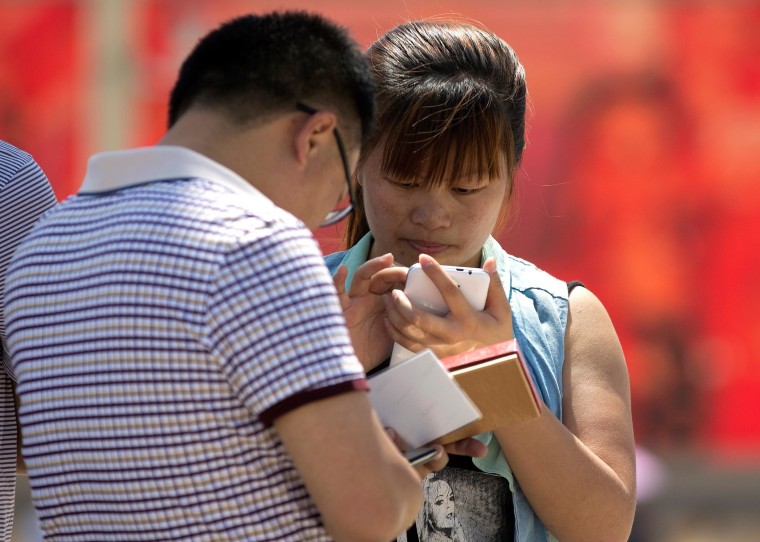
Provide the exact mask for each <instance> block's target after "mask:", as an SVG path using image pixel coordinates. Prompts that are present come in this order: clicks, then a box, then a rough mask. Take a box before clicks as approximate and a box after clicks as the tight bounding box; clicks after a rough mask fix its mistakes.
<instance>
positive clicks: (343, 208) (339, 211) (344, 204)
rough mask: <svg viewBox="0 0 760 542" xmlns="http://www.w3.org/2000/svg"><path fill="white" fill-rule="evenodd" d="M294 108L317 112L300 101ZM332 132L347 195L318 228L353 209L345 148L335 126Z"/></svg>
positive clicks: (340, 217)
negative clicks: (344, 177) (344, 176)
mask: <svg viewBox="0 0 760 542" xmlns="http://www.w3.org/2000/svg"><path fill="white" fill-rule="evenodd" d="M296 109H298V110H299V111H303V112H304V113H308V114H309V115H314V114H315V113H318V111H317V110H316V109H314V108H313V107H309V106H308V105H306V104H302V103H301V102H298V103H296ZM333 134H334V135H335V142H336V143H337V144H338V152H339V153H340V159H341V161H342V162H343V170H344V172H345V174H346V186H347V188H348V195H347V197H345V198H343V199H342V200H341V201H340V202H339V203H338V205H337V206H336V207H335V209H333V210H332V211H330V212H329V213H327V216H326V217H325V219H324V220H323V221H322V222H321V223H320V225H319V227H320V228H323V227H325V226H331V225H332V224H335V223H337V222H340V221H341V220H343V219H344V218H346V217H347V216H348V215H349V214H350V213H351V211H353V210H354V191H353V190H352V188H351V169H350V168H349V167H348V158H347V157H346V148H345V147H344V146H343V139H341V137H340V134H339V133H338V129H337V128H334V129H333ZM346 200H347V201H346Z"/></svg>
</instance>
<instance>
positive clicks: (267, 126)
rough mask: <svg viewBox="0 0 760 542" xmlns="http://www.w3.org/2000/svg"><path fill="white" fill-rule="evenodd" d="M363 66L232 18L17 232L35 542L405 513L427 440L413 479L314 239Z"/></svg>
mask: <svg viewBox="0 0 760 542" xmlns="http://www.w3.org/2000/svg"><path fill="white" fill-rule="evenodd" d="M370 80H371V79H370V76H369V73H368V71H367V67H366V65H365V63H364V60H363V58H362V55H361V53H360V52H359V50H358V48H357V47H356V45H355V43H354V42H353V41H351V40H350V38H349V37H348V36H347V34H346V33H345V32H344V31H343V30H342V29H339V28H337V27H335V26H334V25H333V24H331V23H329V22H327V21H325V20H324V19H322V18H320V17H318V16H314V15H308V14H304V13H274V14H269V15H263V16H244V17H240V18H238V19H235V20H232V21H230V22H228V23H226V24H224V25H222V26H221V27H219V28H218V29H216V30H215V31H213V32H211V33H210V34H208V35H207V36H205V37H204V38H203V39H202V40H201V41H200V42H199V43H198V44H197V46H196V47H195V49H194V50H193V52H192V53H191V54H190V56H189V57H188V58H187V59H186V61H185V62H184V64H183V66H182V68H181V70H180V74H179V77H178V80H177V82H176V84H175V87H174V89H173V91H172V94H171V97H170V106H169V121H170V122H169V124H170V126H169V129H168V131H167V132H166V134H165V136H164V137H163V138H162V140H161V141H160V142H159V144H158V145H157V146H155V147H149V148H142V149H133V150H126V151H118V152H107V153H102V154H99V155H95V156H94V157H93V158H91V160H90V163H89V166H88V171H87V174H86V177H85V179H84V182H83V185H82V188H81V191H80V193H79V194H78V195H77V196H75V197H72V198H69V199H68V200H67V201H66V202H64V203H62V204H61V205H59V207H58V208H57V209H56V210H55V211H53V212H51V213H50V214H49V215H48V216H47V217H46V218H45V219H44V220H42V221H41V222H40V224H39V225H38V227H37V228H35V230H34V232H33V233H32V234H31V235H30V236H29V237H28V238H27V239H26V240H25V242H24V243H23V245H22V247H21V248H20V249H19V251H18V252H17V253H16V256H15V257H14V260H13V263H12V265H11V269H10V270H9V277H8V286H7V311H8V313H7V314H8V321H7V325H8V338H9V340H8V344H9V347H10V354H11V359H12V360H13V364H14V367H15V369H16V371H17V375H18V388H17V390H18V394H19V399H20V421H21V427H22V433H23V437H24V450H23V451H24V458H25V462H26V465H27V469H28V472H29V477H30V485H31V488H32V497H33V501H34V504H35V508H36V510H37V514H38V517H39V520H40V523H41V527H42V530H43V531H44V533H45V536H46V540H51V541H52V540H55V541H59V540H61V541H64V540H77V541H86V540H93V541H95V540H97V541H102V540H120V541H121V540H185V539H187V540H190V539H192V540H213V541H219V540H330V539H335V540H351V541H359V540H381V541H386V540H391V539H393V538H394V537H395V536H396V535H397V534H399V533H400V532H402V531H403V530H404V529H405V528H406V527H407V526H408V525H409V524H411V522H412V521H413V519H414V516H415V515H416V512H417V509H418V507H419V506H420V504H421V489H420V475H423V474H425V473H427V472H429V471H430V470H433V469H436V468H441V467H442V466H443V464H445V462H446V454H445V452H443V451H442V450H441V452H440V453H439V456H438V459H437V460H436V461H434V462H433V463H432V464H430V465H429V467H427V468H423V469H420V470H419V474H418V472H415V470H414V469H413V468H411V467H410V466H409V464H408V462H407V461H406V460H405V459H404V458H403V456H402V455H401V454H400V453H399V452H398V449H397V448H396V447H395V445H394V444H393V442H392V441H391V440H390V439H389V438H388V436H387V434H386V433H385V431H384V430H383V428H382V427H381V426H380V424H379V422H378V420H377V418H376V416H375V415H374V413H373V411H372V409H371V407H370V405H369V402H368V399H367V396H366V393H364V390H366V388H367V383H366V380H365V376H364V373H363V370H362V366H361V364H360V363H359V362H358V361H357V358H356V356H355V355H354V351H353V348H352V345H351V340H350V338H349V335H348V332H347V331H346V328H345V324H344V318H343V314H342V311H341V306H340V304H339V302H338V298H337V296H336V295H335V287H334V286H333V284H332V281H331V278H330V276H329V274H328V272H327V270H326V268H325V267H324V265H323V263H322V258H321V254H320V252H319V249H318V246H317V244H316V242H315V240H314V239H313V237H312V235H311V232H310V231H309V230H310V229H311V230H313V229H315V228H317V227H318V226H319V225H320V223H323V221H324V219H325V216H326V215H327V216H328V219H329V220H328V221H329V222H332V221H334V220H336V219H337V218H339V217H340V216H343V215H345V214H346V209H345V208H344V209H337V210H335V209H334V208H335V204H336V203H335V202H336V201H342V200H343V196H344V195H345V194H346V193H347V190H348V189H349V187H347V183H349V184H350V178H349V177H348V173H349V171H350V170H352V169H353V167H354V166H355V165H356V161H357V160H358V155H359V151H360V144H361V141H362V139H363V138H364V137H365V136H366V135H367V132H368V130H369V125H370V123H371V119H372V114H373V107H374V102H373V89H372V85H371V83H370ZM344 144H345V149H344ZM344 150H345V152H344ZM330 211H335V212H330Z"/></svg>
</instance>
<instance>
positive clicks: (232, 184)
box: [79, 145, 268, 199]
mask: <svg viewBox="0 0 760 542" xmlns="http://www.w3.org/2000/svg"><path fill="white" fill-rule="evenodd" d="M194 178H200V179H207V180H210V181H212V182H214V183H216V184H219V185H223V186H225V187H227V188H228V189H230V190H232V191H233V192H238V193H241V194H248V195H256V196H258V197H262V198H266V196H264V195H263V194H262V193H261V192H259V191H258V190H257V189H256V188H254V187H253V186H252V185H251V184H250V183H249V182H247V181H246V180H245V179H243V178H242V177H241V176H240V175H238V174H237V173H235V172H234V171H232V170H231V169H229V168H227V167H225V166H223V165H221V164H220V163H218V162H215V161H214V160H212V159H210V158H208V157H207V156H204V155H202V154H200V153H198V152H195V151H193V150H190V149H188V148H185V147H179V146H174V145H155V146H153V147H142V148H138V149H128V150H121V151H107V152H101V153H98V154H95V155H94V156H92V157H91V158H90V160H89V162H88V163H87V173H86V175H85V177H84V181H83V182H82V187H81V188H80V189H79V193H80V194H92V193H98V192H110V191H113V190H119V189H121V188H127V187H130V186H135V185H138V184H145V183H147V182H153V181H164V180H169V179H194ZM266 199H268V198H266Z"/></svg>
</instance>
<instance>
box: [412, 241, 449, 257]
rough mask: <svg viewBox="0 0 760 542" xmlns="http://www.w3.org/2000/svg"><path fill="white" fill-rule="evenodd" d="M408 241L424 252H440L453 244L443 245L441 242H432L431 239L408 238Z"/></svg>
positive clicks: (415, 248)
mask: <svg viewBox="0 0 760 542" xmlns="http://www.w3.org/2000/svg"><path fill="white" fill-rule="evenodd" d="M407 243H409V244H410V245H411V246H412V248H414V250H416V251H417V252H422V253H424V254H438V253H439V252H443V251H444V250H446V249H447V248H449V247H450V246H451V245H442V244H440V243H431V242H430V241H419V240H417V239H407Z"/></svg>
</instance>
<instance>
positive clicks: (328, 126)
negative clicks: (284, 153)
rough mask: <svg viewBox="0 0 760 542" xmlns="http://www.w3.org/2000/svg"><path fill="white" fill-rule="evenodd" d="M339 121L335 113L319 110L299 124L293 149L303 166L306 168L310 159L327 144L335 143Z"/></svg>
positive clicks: (294, 137)
mask: <svg viewBox="0 0 760 542" xmlns="http://www.w3.org/2000/svg"><path fill="white" fill-rule="evenodd" d="M337 123H338V119H337V118H336V117H335V114H334V113H331V112H329V111H318V112H316V113H314V114H313V115H309V116H308V117H307V118H306V120H305V121H304V122H303V123H302V124H300V125H297V127H296V133H295V135H294V136H293V146H294V149H293V150H294V151H295V155H296V160H297V161H298V163H299V164H300V165H301V167H304V168H305V167H306V165H307V164H308V162H309V159H310V158H311V157H312V156H314V154H315V153H316V152H317V151H319V150H320V149H321V148H324V146H325V145H330V144H333V143H332V140H333V130H334V129H335V127H336V125H337Z"/></svg>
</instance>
